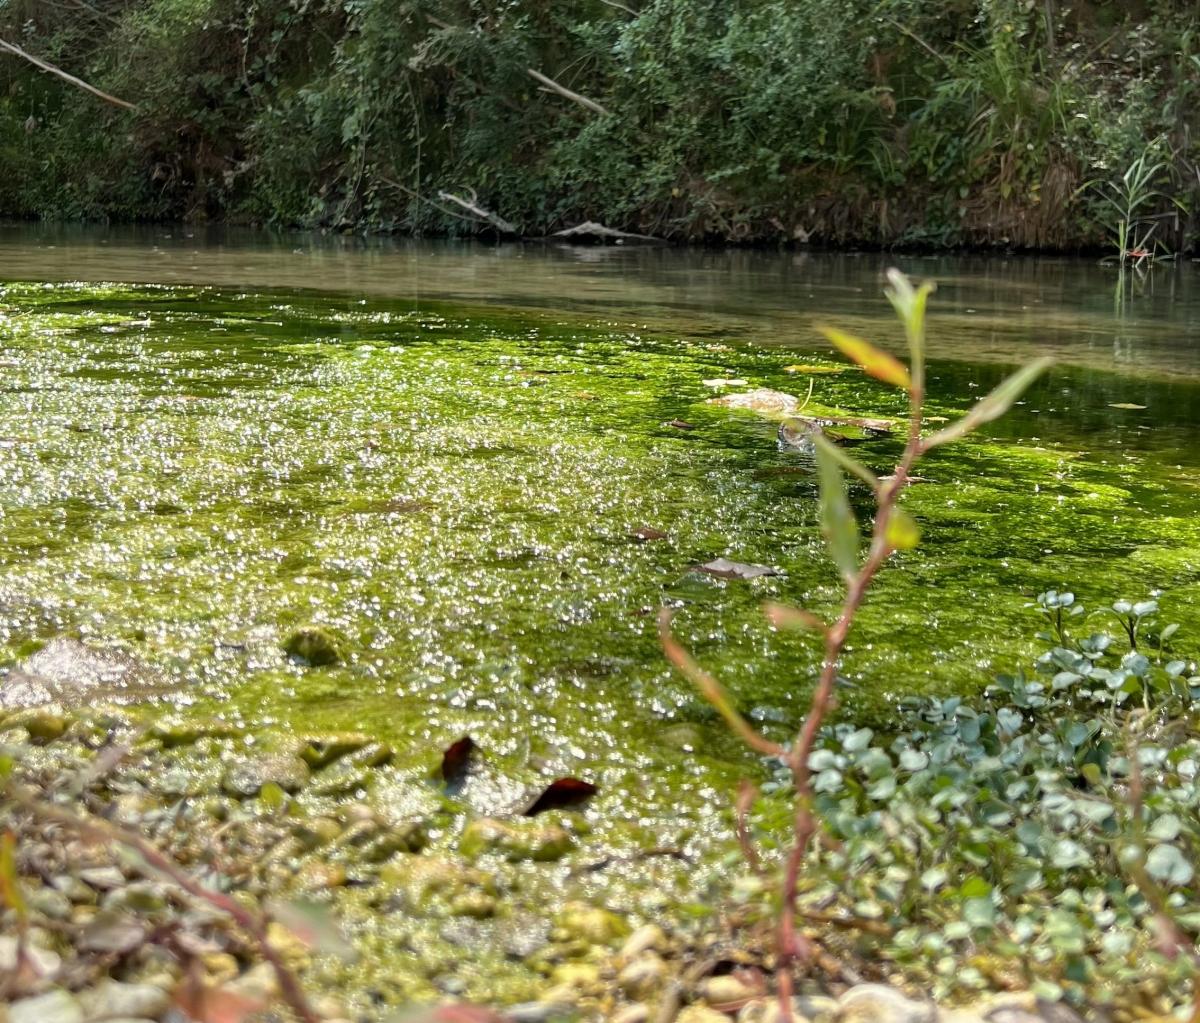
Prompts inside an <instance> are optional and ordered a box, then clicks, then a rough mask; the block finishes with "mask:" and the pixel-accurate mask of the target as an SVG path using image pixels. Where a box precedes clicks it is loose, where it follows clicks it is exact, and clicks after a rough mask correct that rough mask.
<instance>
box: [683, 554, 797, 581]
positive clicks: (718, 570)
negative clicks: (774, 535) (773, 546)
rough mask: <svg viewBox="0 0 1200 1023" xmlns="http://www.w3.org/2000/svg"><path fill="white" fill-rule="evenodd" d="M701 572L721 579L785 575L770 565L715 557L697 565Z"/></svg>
mask: <svg viewBox="0 0 1200 1023" xmlns="http://www.w3.org/2000/svg"><path fill="white" fill-rule="evenodd" d="M697 567H698V568H699V569H700V571H701V572H707V573H708V574H709V575H715V576H717V578H719V579H758V578H759V577H761V576H766V575H783V573H782V572H781V571H780V570H779V569H777V568H772V567H771V566H770V565H749V564H746V563H745V562H743V561H730V560H729V559H728V558H715V559H714V560H712V561H708V562H705V563H704V564H703V565H699V566H697Z"/></svg>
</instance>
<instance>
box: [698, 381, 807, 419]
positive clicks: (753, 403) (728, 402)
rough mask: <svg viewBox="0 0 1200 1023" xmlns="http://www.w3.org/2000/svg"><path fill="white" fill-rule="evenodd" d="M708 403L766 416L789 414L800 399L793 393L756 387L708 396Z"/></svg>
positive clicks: (795, 408)
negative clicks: (737, 392) (738, 392)
mask: <svg viewBox="0 0 1200 1023" xmlns="http://www.w3.org/2000/svg"><path fill="white" fill-rule="evenodd" d="M708 403H709V404H710V405H721V406H722V407H724V408H736V409H746V410H748V411H750V412H758V413H759V414H760V415H766V416H790V415H792V413H794V412H795V411H796V410H797V409H799V408H800V399H799V398H797V397H796V396H795V395H794V394H785V393H784V392H783V391H772V390H771V389H770V388H768V387H758V388H755V389H754V390H753V391H742V392H741V393H740V394H723V395H721V397H719V398H709V399H708Z"/></svg>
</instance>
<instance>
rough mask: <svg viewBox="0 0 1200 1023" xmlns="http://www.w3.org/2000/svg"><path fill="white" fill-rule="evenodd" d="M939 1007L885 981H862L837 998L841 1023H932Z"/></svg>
mask: <svg viewBox="0 0 1200 1023" xmlns="http://www.w3.org/2000/svg"><path fill="white" fill-rule="evenodd" d="M936 1013H937V1010H936V1009H935V1008H934V1006H933V1005H931V1004H929V1003H926V1002H916V1001H913V1000H912V999H911V998H908V997H907V996H905V995H902V994H901V993H900V992H899V991H897V990H896V989H895V988H890V987H887V986H885V985H883V984H860V985H859V986H858V987H853V988H851V989H850V990H849V991H847V992H846V993H845V994H844V995H842V997H841V999H839V1001H838V1021H839V1023H933V1021H934V1020H935V1018H936Z"/></svg>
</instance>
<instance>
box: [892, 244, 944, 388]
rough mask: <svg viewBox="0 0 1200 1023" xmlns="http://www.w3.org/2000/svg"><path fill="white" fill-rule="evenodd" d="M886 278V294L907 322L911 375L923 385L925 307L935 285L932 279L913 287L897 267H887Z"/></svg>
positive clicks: (904, 321)
mask: <svg viewBox="0 0 1200 1023" xmlns="http://www.w3.org/2000/svg"><path fill="white" fill-rule="evenodd" d="M887 279H888V287H886V288H884V294H885V295H887V297H888V301H889V302H891V303H892V308H893V309H895V310H896V313H897V315H898V316H899V317H900V319H901V321H902V322H903V323H904V333H905V334H906V335H907V337H908V351H909V355H910V356H911V359H912V377H913V380H914V381H915V382H916V383H918V384H921V383H923V381H924V379H925V307H926V305H927V304H928V301H929V296H930V295H931V294H932V293H933V291H934V288H935V285H934V283H933V281H924V282H923V283H922V284H921V285H920V287H917V288H914V287H913V286H912V283H911V282H910V281H909V279H908V278H907V277H906V276H905V275H904V274H902V273H901V272H900V271H899V270H897V269H896V268H895V267H893V268H892V269H890V270H888V272H887Z"/></svg>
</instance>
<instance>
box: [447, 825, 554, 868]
mask: <svg viewBox="0 0 1200 1023" xmlns="http://www.w3.org/2000/svg"><path fill="white" fill-rule="evenodd" d="M458 847H459V851H460V852H461V853H462V854H463V855H464V856H467V857H469V858H471V859H474V858H476V857H478V856H482V855H484V854H485V853H495V854H498V855H500V856H503V857H504V858H505V859H507V860H509V861H511V862H513V863H519V862H521V861H524V860H530V861H533V862H537V863H549V862H552V861H554V860H560V859H562V858H563V857H564V856H566V855H567V853H569V852H570V851H571V850H572V849H573V848H575V839H574V838H573V837H572V836H571V833H570V832H569V831H567V830H566V829H565V828H563V827H560V826H559V825H557V824H540V823H537V822H536V821H519V822H516V821H514V822H512V823H507V822H505V821H498V820H495V819H494V818H491V817H483V818H480V819H479V820H476V821H472V822H471V823H470V824H468V825H467V827H466V829H465V830H464V831H463V834H462V838H461V839H460V840H459V846H458Z"/></svg>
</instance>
